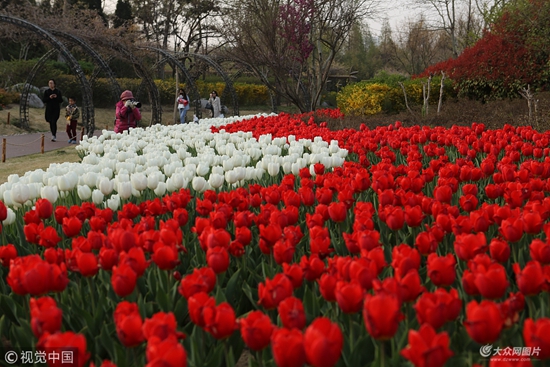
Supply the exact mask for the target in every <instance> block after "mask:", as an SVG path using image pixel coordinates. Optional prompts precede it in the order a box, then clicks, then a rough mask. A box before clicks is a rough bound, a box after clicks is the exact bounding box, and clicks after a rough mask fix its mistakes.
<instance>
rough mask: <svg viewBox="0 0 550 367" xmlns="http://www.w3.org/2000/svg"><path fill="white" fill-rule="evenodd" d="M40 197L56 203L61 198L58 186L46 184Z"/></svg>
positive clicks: (41, 190)
mask: <svg viewBox="0 0 550 367" xmlns="http://www.w3.org/2000/svg"><path fill="white" fill-rule="evenodd" d="M40 197H42V199H46V200H48V201H49V202H50V203H52V204H54V203H55V202H56V201H57V199H58V198H59V191H58V190H57V186H44V187H42V188H41V189H40Z"/></svg>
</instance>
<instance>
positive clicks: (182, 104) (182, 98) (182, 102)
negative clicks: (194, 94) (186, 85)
mask: <svg viewBox="0 0 550 367" xmlns="http://www.w3.org/2000/svg"><path fill="white" fill-rule="evenodd" d="M178 111H179V113H180V123H181V124H185V123H186V121H185V120H186V116H187V111H189V98H188V97H187V93H185V90H184V89H180V91H179V95H178Z"/></svg>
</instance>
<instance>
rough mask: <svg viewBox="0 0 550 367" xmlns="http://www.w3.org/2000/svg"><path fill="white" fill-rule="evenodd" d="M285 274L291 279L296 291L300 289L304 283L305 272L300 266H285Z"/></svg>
mask: <svg viewBox="0 0 550 367" xmlns="http://www.w3.org/2000/svg"><path fill="white" fill-rule="evenodd" d="M283 273H284V274H285V275H286V276H287V278H288V279H290V282H291V283H292V287H294V289H297V288H300V287H301V286H302V283H303V281H304V271H303V270H302V268H301V267H300V265H299V264H287V263H284V264H283Z"/></svg>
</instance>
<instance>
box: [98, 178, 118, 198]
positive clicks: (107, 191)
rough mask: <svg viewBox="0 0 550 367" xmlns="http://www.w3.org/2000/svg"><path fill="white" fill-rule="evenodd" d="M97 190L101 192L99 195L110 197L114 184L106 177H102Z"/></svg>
mask: <svg viewBox="0 0 550 367" xmlns="http://www.w3.org/2000/svg"><path fill="white" fill-rule="evenodd" d="M98 187H99V190H101V193H102V194H103V195H105V196H108V195H111V193H112V192H113V190H114V189H115V182H114V181H113V180H109V179H108V178H106V177H103V178H102V179H101V180H100V181H99V185H98Z"/></svg>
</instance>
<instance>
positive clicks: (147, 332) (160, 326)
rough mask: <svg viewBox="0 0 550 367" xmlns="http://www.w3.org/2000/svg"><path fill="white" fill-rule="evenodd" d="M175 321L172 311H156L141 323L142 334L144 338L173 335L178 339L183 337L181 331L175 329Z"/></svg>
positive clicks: (160, 337) (161, 337)
mask: <svg viewBox="0 0 550 367" xmlns="http://www.w3.org/2000/svg"><path fill="white" fill-rule="evenodd" d="M176 328H177V321H176V317H175V316H174V314H173V313H172V312H168V313H165V312H157V313H156V314H154V315H153V317H151V318H150V319H146V320H145V322H144V323H143V326H142V330H143V336H144V337H145V339H146V340H151V338H154V337H157V338H159V339H160V340H164V339H167V338H169V337H172V336H175V337H176V338H178V339H182V338H183V337H185V335H184V334H183V333H180V332H178V331H176Z"/></svg>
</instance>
